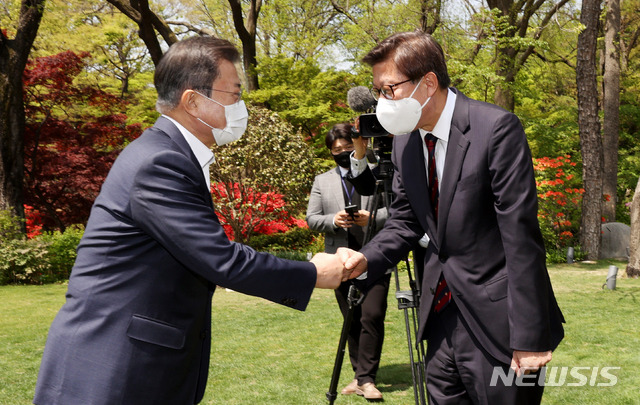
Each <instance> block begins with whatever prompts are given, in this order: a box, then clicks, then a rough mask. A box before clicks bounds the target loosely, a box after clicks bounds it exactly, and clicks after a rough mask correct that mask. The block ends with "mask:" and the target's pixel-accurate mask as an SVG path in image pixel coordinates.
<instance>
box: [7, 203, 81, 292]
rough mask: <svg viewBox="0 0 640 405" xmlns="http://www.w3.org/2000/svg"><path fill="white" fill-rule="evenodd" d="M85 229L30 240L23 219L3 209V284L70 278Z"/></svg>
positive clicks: (53, 233)
mask: <svg viewBox="0 0 640 405" xmlns="http://www.w3.org/2000/svg"><path fill="white" fill-rule="evenodd" d="M83 232H84V231H83V229H82V228H79V227H69V228H67V230H66V231H65V232H64V233H61V232H51V233H45V234H42V235H39V236H37V237H34V238H32V239H27V238H26V236H25V235H24V234H23V233H22V232H21V226H20V219H17V218H15V217H14V216H13V215H12V214H11V213H10V212H9V211H0V284H45V283H53V282H56V281H61V280H66V279H68V278H69V274H70V273H71V268H72V267H73V264H74V262H75V260H76V248H77V246H78V243H79V242H80V239H81V238H82V234H83Z"/></svg>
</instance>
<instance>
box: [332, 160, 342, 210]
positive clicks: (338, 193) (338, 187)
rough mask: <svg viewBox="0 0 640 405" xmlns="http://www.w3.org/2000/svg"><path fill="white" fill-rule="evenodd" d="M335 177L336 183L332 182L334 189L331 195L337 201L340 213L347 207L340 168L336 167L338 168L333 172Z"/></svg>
mask: <svg viewBox="0 0 640 405" xmlns="http://www.w3.org/2000/svg"><path fill="white" fill-rule="evenodd" d="M332 173H333V176H334V177H335V181H332V182H331V184H332V187H334V189H333V190H331V191H332V193H331V195H332V196H333V198H334V199H335V203H336V206H337V207H338V211H341V210H343V209H344V207H345V203H344V195H343V193H342V175H341V174H340V168H339V167H337V166H336V168H335V169H334V170H333V171H332Z"/></svg>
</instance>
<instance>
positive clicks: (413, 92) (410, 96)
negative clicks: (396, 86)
mask: <svg viewBox="0 0 640 405" xmlns="http://www.w3.org/2000/svg"><path fill="white" fill-rule="evenodd" d="M422 79H424V76H422V77H421V78H420V81H419V82H418V84H416V87H415V88H414V89H413V91H412V92H411V94H410V95H409V98H413V95H414V94H415V92H416V91H418V87H419V86H420V83H422ZM414 100H415V99H414ZM429 100H431V97H427V101H425V102H424V104H422V105H421V106H420V109H421V110H422V109H423V108H424V106H425V105H427V103H428V102H429ZM416 101H418V100H416Z"/></svg>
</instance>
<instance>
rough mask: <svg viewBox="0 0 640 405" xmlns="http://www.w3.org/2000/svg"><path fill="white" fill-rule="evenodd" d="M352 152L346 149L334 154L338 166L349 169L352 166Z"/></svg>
mask: <svg viewBox="0 0 640 405" xmlns="http://www.w3.org/2000/svg"><path fill="white" fill-rule="evenodd" d="M351 152H352V151H344V152H340V153H338V154H337V155H333V160H335V161H336V163H337V164H338V166H340V167H344V168H345V169H349V168H351Z"/></svg>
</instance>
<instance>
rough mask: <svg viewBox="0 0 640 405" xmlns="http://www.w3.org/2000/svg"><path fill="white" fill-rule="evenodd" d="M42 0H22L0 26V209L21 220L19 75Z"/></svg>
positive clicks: (37, 23)
mask: <svg viewBox="0 0 640 405" xmlns="http://www.w3.org/2000/svg"><path fill="white" fill-rule="evenodd" d="M44 5H45V0H23V1H22V2H21V3H20V9H19V16H18V18H17V19H16V20H15V21H14V24H13V25H11V26H5V25H4V24H5V23H7V22H6V21H3V22H2V24H3V25H2V26H0V210H6V209H12V210H13V211H14V212H15V213H16V214H17V215H18V216H20V217H24V209H23V205H22V204H23V202H22V201H23V193H22V181H23V177H24V160H23V152H24V139H23V138H24V125H25V112H24V104H23V101H22V99H23V89H22V72H23V70H24V67H25V66H26V64H27V59H28V57H29V53H30V52H31V46H32V45H33V42H34V40H35V38H36V35H37V33H38V28H39V27H40V21H41V20H42V15H43V12H44Z"/></svg>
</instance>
